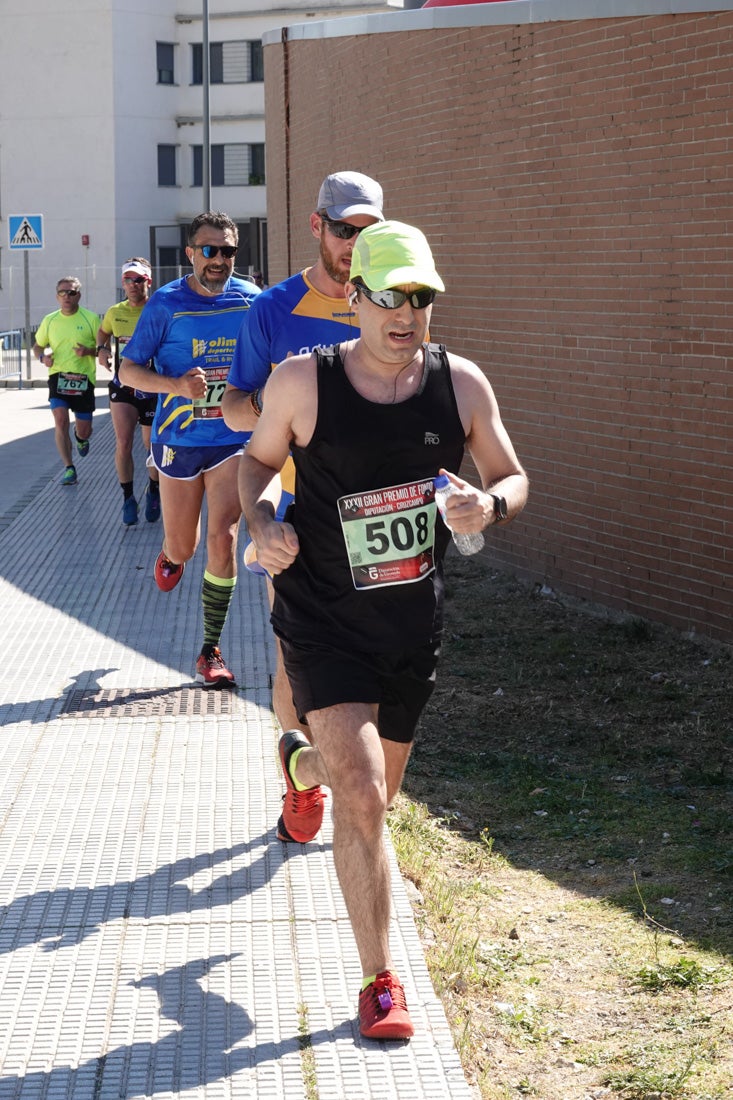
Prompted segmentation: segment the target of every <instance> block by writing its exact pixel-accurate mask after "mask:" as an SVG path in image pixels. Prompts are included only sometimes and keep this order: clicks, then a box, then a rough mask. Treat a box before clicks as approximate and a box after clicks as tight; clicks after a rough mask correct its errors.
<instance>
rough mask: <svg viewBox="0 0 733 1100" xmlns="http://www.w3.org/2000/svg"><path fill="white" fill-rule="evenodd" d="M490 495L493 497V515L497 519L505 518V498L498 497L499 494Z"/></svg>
mask: <svg viewBox="0 0 733 1100" xmlns="http://www.w3.org/2000/svg"><path fill="white" fill-rule="evenodd" d="M491 495H492V496H493V497H494V515H495V516H496V518H497V519H506V517H507V510H506V500H505V498H504V497H500V496H495V495H494V494H493V493H492V494H491Z"/></svg>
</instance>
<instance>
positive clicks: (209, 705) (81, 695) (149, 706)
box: [59, 687, 244, 718]
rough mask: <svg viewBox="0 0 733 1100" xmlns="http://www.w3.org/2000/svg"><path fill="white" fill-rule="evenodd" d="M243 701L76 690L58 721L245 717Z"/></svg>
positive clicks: (224, 696)
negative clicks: (80, 718) (67, 719)
mask: <svg viewBox="0 0 733 1100" xmlns="http://www.w3.org/2000/svg"><path fill="white" fill-rule="evenodd" d="M243 712H244V700H243V699H241V698H240V697H239V695H238V694H237V692H236V691H231V690H228V689H225V690H222V691H216V690H214V691H212V690H209V691H204V690H203V688H196V687H178V688H169V689H167V690H166V689H162V690H161V688H159V687H157V688H135V689H132V688H110V689H103V688H96V689H94V688H87V689H83V688H74V690H72V691H70V692H69V693H68V695H67V696H66V699H65V700H64V704H63V706H62V708H61V710H60V712H59V717H61V718H70V717H78V716H79V715H87V716H89V715H93V716H94V717H95V718H112V717H114V718H154V717H165V716H168V715H173V716H175V715H189V716H191V717H193V718H200V717H203V718H205V717H207V716H208V715H217V714H242V713H243Z"/></svg>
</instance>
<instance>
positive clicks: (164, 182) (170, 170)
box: [158, 145, 176, 187]
mask: <svg viewBox="0 0 733 1100" xmlns="http://www.w3.org/2000/svg"><path fill="white" fill-rule="evenodd" d="M175 186H176V147H175V145H159V146H158V187H175Z"/></svg>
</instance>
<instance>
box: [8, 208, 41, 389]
mask: <svg viewBox="0 0 733 1100" xmlns="http://www.w3.org/2000/svg"><path fill="white" fill-rule="evenodd" d="M8 236H9V237H10V250H11V251H19V250H22V251H23V282H24V287H25V369H26V378H27V379H28V381H29V382H30V378H31V288H30V280H29V276H28V253H29V252H33V251H37V250H38V249H41V248H43V214H10V215H9V216H8Z"/></svg>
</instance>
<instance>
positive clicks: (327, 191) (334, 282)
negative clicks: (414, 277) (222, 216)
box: [222, 171, 384, 729]
mask: <svg viewBox="0 0 733 1100" xmlns="http://www.w3.org/2000/svg"><path fill="white" fill-rule="evenodd" d="M382 202H383V195H382V188H381V187H380V185H379V184H378V183H377V181H376V180H373V179H371V177H370V176H365V175H363V173H361V172H350V171H349V172H333V173H332V174H331V175H329V176H326V178H325V179H324V181H323V183H322V184H321V186H320V189H319V191H318V199H317V202H316V209H315V211H314V212H313V213H312V214H311V215H310V228H311V233H312V235H313V237H314V238H315V239H316V240H317V241H318V259H317V260H316V262H315V263H314V264H313V265H312V267H308V268H305V270H304V271H301V272H299V273H298V274H297V275H293V276H291V278H289V279H285V281H284V282H282V283H278V284H277V285H276V286H271V287H269V289H267V290H266V291H264V293H262V294H260V295H259V297H257V298H256V299H255V301H254V302H253V303H252V306H251V308H250V310H249V311H248V312H247V313H246V314H245V316H244V319H243V322H242V328H241V330H240V333H239V338H238V340H237V346H236V348H235V351H234V358H233V359H232V366H231V370H230V372H229V379H228V384H227V388H226V392H225V394H224V399H223V401H222V412H223V414H224V419H225V421H226V422H227V424H228V425H229V427H230V428H233V429H234V430H235V431H247V432H251V431H252V429H253V428H254V426H255V424H256V423H257V418H258V416H259V412H260V406H261V401H262V398H261V391H262V388H263V387H264V385H265V383H266V382H267V379H268V378H269V376H270V371H271V370H272V369H273V368H274V367H275V366H276V365H277V364H278V363H279V362H280V360H281V359H287V358H288V357H289V356H291V355H300V354H303V353H305V352H310V351H312V350H313V348H316V347H322V346H324V345H326V344H332V343H335V342H337V341H339V340H346V339H348V338H349V337H351V336H358V335H359V329H358V323H357V320H356V314H355V312H354V310H353V309H352V308H351V307H350V306H349V304H348V302H347V301H346V299H345V297H344V286H345V284H346V281H347V279H348V278H349V271H350V268H351V255H352V252H353V250H354V245H355V244H356V241H357V240H358V238H359V233H360V232H361V230H362V229H364V228H365V227H366V226H368V225H374V224H376V223H377V222H382V221H384V215H383V214H382ZM293 491H294V477H293V467H292V463H291V462H290V461H288V463H287V464H286V467H285V469H284V470H283V495H282V501H281V507H280V512H281V514H284V511H285V508H286V507H287V504H288V503H289V502H290V501H291V500H292V499H293ZM248 550H249V547H248V548H247V549H245V564H246V565H248V566H249V564H250V563H249V562H248ZM260 572H261V570H260ZM268 587H269V586H268ZM269 594H270V597H272V590H271V588H270V590H269ZM272 701H273V709H274V711H275V715H276V717H277V719H278V721H279V722H280V724H281V725H282V728H283V729H292V728H294V727H297V726H298V717H297V715H296V713H295V710H294V709H293V702H292V696H291V693H290V687H289V685H288V681H287V677H286V676H285V671H284V669H283V666H282V660H281V659H280V650H279V647H278V648H277V668H276V672H275V679H274V683H273V689H272Z"/></svg>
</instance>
